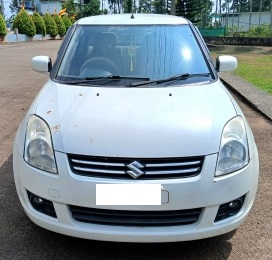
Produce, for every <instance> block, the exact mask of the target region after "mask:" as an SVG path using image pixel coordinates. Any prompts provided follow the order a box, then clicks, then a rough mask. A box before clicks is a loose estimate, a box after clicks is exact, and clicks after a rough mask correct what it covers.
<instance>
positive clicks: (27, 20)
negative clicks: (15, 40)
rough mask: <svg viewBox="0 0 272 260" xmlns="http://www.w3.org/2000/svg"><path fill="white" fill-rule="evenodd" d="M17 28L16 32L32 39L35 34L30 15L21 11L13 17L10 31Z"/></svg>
mask: <svg viewBox="0 0 272 260" xmlns="http://www.w3.org/2000/svg"><path fill="white" fill-rule="evenodd" d="M15 28H18V32H19V33H21V34H26V35H27V36H29V37H33V36H34V35H35V34H36V28H35V25H34V22H33V21H32V19H31V17H30V15H29V14H28V13H27V12H26V11H25V10H21V11H20V12H19V13H18V14H17V15H16V17H15V19H14V22H13V24H12V29H13V30H14V29H15Z"/></svg>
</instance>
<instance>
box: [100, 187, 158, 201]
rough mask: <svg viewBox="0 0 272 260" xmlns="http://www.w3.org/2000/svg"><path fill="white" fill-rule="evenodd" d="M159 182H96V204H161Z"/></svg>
mask: <svg viewBox="0 0 272 260" xmlns="http://www.w3.org/2000/svg"><path fill="white" fill-rule="evenodd" d="M161 190H162V188H161V184H96V205H161Z"/></svg>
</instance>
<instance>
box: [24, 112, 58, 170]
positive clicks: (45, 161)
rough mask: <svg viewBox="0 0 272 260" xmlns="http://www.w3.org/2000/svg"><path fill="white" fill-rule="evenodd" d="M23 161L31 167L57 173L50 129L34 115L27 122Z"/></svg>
mask: <svg viewBox="0 0 272 260" xmlns="http://www.w3.org/2000/svg"><path fill="white" fill-rule="evenodd" d="M24 159H25V161H26V162H27V163H28V164H30V165H31V166H33V167H36V168H38V169H41V170H44V171H47V172H51V173H57V166H56V161H55V155H54V151H53V145H52V141H51V133H50V129H49V127H48V125H47V124H46V123H45V121H43V120H42V119H41V118H40V117H38V116H35V115H31V116H30V117H29V120H28V125H27V130H26V138H25V150H24Z"/></svg>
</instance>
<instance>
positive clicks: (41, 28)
mask: <svg viewBox="0 0 272 260" xmlns="http://www.w3.org/2000/svg"><path fill="white" fill-rule="evenodd" d="M32 20H33V22H34V25H35V27H36V33H37V34H42V35H45V34H46V27H45V23H44V20H43V18H42V17H41V15H40V14H39V13H38V12H37V11H35V12H34V14H33V16H32Z"/></svg>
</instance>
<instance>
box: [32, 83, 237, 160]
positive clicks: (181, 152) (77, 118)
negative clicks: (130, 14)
mask: <svg viewBox="0 0 272 260" xmlns="http://www.w3.org/2000/svg"><path fill="white" fill-rule="evenodd" d="M36 102H37V104H36V114H37V115H38V116H40V117H42V118H43V119H44V120H45V121H46V122H47V123H48V125H49V127H50V129H51V133H52V140H53V146H54V149H55V150H57V151H60V152H64V153H73V154H84V155H95V156H109V157H132V158H148V157H149V158H154V157H184V156H196V155H207V154H212V153H217V152H218V149H219V144H220V138H221V133H222V129H223V127H224V125H225V124H226V122H227V121H228V120H230V119H231V118H232V117H234V116H235V115H236V111H235V109H234V107H233V104H232V102H231V100H230V98H229V95H228V93H227V91H226V90H225V88H224V87H223V85H222V83H221V82H220V81H217V82H215V83H212V84H204V85H203V84H199V85H184V86H177V87H176V86H175V87H161V88H157V87H156V88H154V87H146V88H143V87H142V88H120V87H118V88H114V87H103V86H100V87H89V86H84V87H82V86H72V85H64V84H57V83H54V82H52V81H50V80H49V81H48V82H47V83H46V85H45V87H44V88H43V89H42V91H41V92H40V94H39V97H38V98H37V101H36Z"/></svg>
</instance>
